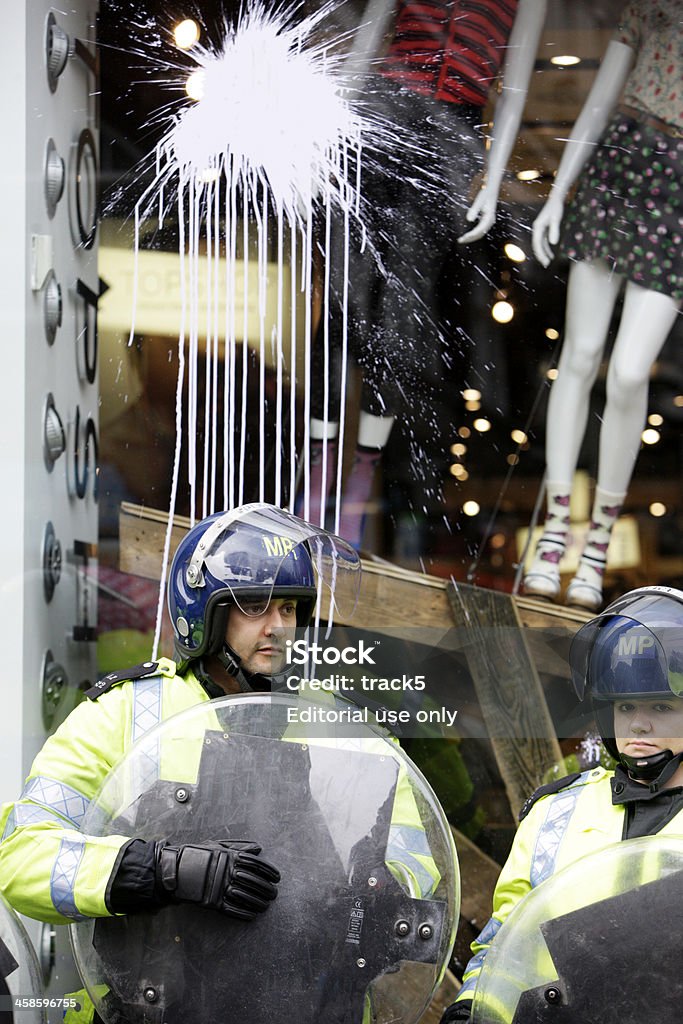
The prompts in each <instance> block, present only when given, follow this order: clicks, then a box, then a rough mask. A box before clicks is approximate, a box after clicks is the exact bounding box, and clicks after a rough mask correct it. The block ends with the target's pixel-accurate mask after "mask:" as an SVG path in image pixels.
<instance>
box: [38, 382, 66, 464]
mask: <svg viewBox="0 0 683 1024" xmlns="http://www.w3.org/2000/svg"><path fill="white" fill-rule="evenodd" d="M65 448H66V434H65V433H64V425H63V424H62V419H61V416H60V415H59V413H58V412H57V409H56V408H55V400H54V398H53V397H52V392H49V393H48V396H47V398H46V399H45V406H44V408H43V456H44V459H45V466H46V468H47V470H48V472H52V467H53V466H54V464H55V462H56V461H57V459H58V458H59V456H60V455H61V454H62V453H63V452H64V450H65Z"/></svg>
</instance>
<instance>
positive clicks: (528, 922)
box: [472, 836, 683, 1024]
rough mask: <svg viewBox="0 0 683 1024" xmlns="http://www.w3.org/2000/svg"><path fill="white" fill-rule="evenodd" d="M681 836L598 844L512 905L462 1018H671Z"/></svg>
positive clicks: (569, 1021) (682, 977) (529, 1023)
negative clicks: (467, 1012) (468, 1012)
mask: <svg viewBox="0 0 683 1024" xmlns="http://www.w3.org/2000/svg"><path fill="white" fill-rule="evenodd" d="M681 906H683V839H677V838H670V837H660V836H648V837H646V838H643V839H632V840H629V841H627V842H622V843H616V844H613V845H610V846H608V847H606V848H605V849H603V850H601V851H599V852H598V853H594V854H591V855H590V856H588V857H583V858H582V859H581V860H579V861H577V862H575V863H574V864H571V865H570V866H568V867H566V868H565V869H564V870H562V871H560V872H558V873H557V874H556V875H554V876H552V877H551V878H549V879H548V880H547V881H546V882H543V883H542V885H539V886H538V888H537V889H534V890H532V892H531V893H530V894H529V895H528V896H527V897H526V898H525V899H524V900H523V901H522V903H521V904H520V905H519V906H518V907H517V908H516V909H515V911H513V913H512V914H511V915H510V917H509V918H508V919H507V921H506V922H505V924H504V925H503V926H502V928H501V929H500V931H499V932H498V934H497V935H496V938H495V940H494V942H493V944H492V946H491V947H490V949H489V951H488V953H487V955H486V958H485V960H484V966H483V968H482V971H481V975H480V977H479V981H478V984H477V988H476V990H475V995H474V1003H473V1007H472V1024H546V1022H548V1024H552V1022H554V1021H557V1024H643V1021H657V1024H678V1022H679V1021H680V1019H681V1006H682V1005H683V973H682V972H681V963H680V949H681V937H682V935H683V929H682V926H681V913H680V908H681Z"/></svg>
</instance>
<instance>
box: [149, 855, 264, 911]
mask: <svg viewBox="0 0 683 1024" xmlns="http://www.w3.org/2000/svg"><path fill="white" fill-rule="evenodd" d="M155 846H156V849H155V865H154V898H155V902H156V903H160V904H166V903H198V904H200V905H201V906H203V907H213V908H214V909H215V910H220V911H221V912H222V913H223V914H228V915H229V916H230V917H237V918H239V920H241V921H252V920H253V919H254V918H255V917H256V915H257V914H260V913H262V912H263V911H264V910H266V909H267V908H268V905H269V903H270V902H271V900H274V899H275V897H276V896H277V888H276V886H277V883H278V882H279V881H280V872H279V871H278V870H277V868H274V867H273V865H272V864H269V863H268V862H267V861H265V860H262V859H261V858H260V857H259V854H260V852H261V847H260V846H257V845H256V844H255V843H250V842H237V841H235V842H232V841H221V842H215V843H214V842H209V843H197V844H196V845H192V844H189V843H188V844H185V845H182V846H174V845H173V844H171V843H156V844H155Z"/></svg>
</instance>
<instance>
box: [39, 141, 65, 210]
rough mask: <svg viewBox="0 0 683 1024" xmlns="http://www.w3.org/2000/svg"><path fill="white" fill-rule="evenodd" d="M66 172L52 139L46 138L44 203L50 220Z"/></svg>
mask: <svg viewBox="0 0 683 1024" xmlns="http://www.w3.org/2000/svg"><path fill="white" fill-rule="evenodd" d="M65 177H66V172H65V169H64V161H63V160H62V158H61V156H60V155H59V153H58V152H57V147H56V146H55V144H54V142H53V140H52V139H48V140H47V146H46V147H45V182H44V185H45V203H46V205H47V215H48V217H49V218H50V220H51V219H52V218H53V217H54V215H55V210H56V209H57V203H58V202H59V200H60V199H61V198H62V195H63V194H64V179H65Z"/></svg>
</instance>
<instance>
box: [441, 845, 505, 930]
mask: <svg viewBox="0 0 683 1024" xmlns="http://www.w3.org/2000/svg"><path fill="white" fill-rule="evenodd" d="M451 832H452V833H453V838H454V839H455V848H456V850H457V851H458V864H459V866H460V885H461V894H460V916H461V917H464V918H465V919H466V920H467V921H469V923H470V924H471V925H473V927H474V928H475V929H476V931H477V932H480V931H481V929H482V928H483V927H484V925H485V924H486V922H487V921H488V919H489V918H490V916H491V910H492V908H493V890H494V889H495V887H496V882H497V881H498V875H499V874H500V864H498V863H497V862H496V861H495V860H493V858H492V857H489V856H488V855H487V854H485V853H483V852H482V851H481V850H480V849H479V847H478V846H476V845H475V843H473V842H472V840H471V839H468V838H467V836H465V835H463V834H462V832H459V831H458V829H457V828H454V827H453V826H451Z"/></svg>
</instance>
